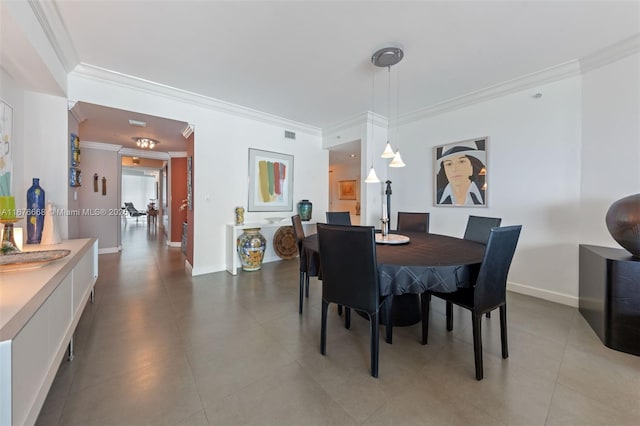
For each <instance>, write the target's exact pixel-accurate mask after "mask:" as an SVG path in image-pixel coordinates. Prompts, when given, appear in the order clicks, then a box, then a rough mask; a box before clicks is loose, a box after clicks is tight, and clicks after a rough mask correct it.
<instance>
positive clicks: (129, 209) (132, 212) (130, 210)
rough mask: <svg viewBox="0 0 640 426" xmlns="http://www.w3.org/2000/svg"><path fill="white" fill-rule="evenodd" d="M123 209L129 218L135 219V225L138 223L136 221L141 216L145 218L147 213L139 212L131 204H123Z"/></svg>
mask: <svg viewBox="0 0 640 426" xmlns="http://www.w3.org/2000/svg"><path fill="white" fill-rule="evenodd" d="M124 208H125V209H126V210H127V212H128V213H129V216H131V217H135V218H136V223H138V219H139V218H140V217H141V216H146V215H147V213H146V212H141V211H140V210H138V209H136V208H135V207H134V206H133V203H124Z"/></svg>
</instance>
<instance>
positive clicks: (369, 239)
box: [317, 223, 386, 377]
mask: <svg viewBox="0 0 640 426" xmlns="http://www.w3.org/2000/svg"><path fill="white" fill-rule="evenodd" d="M317 226H318V247H319V253H320V269H321V270H322V324H321V330H320V352H321V353H322V355H326V347H327V311H328V308H329V304H330V303H337V304H339V305H344V306H345V307H347V308H353V309H356V310H358V311H359V312H362V313H364V314H366V316H367V317H368V318H369V326H370V330H369V331H370V336H371V337H370V339H371V348H370V351H371V375H372V376H373V377H378V353H379V342H380V338H379V331H378V328H379V324H380V308H381V305H382V304H383V303H384V301H385V300H386V298H385V299H382V300H381V298H380V284H379V282H378V265H377V262H376V243H375V237H374V229H373V227H372V226H344V225H325V224H321V223H319V224H318V225H317Z"/></svg>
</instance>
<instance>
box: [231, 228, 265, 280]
mask: <svg viewBox="0 0 640 426" xmlns="http://www.w3.org/2000/svg"><path fill="white" fill-rule="evenodd" d="M237 243H238V256H240V263H241V264H242V270H243V271H257V270H258V269H260V268H262V259H264V251H265V249H266V248H267V240H265V238H264V237H263V236H262V234H261V233H260V228H248V229H245V230H244V232H243V233H242V234H240V236H239V237H238V241H237Z"/></svg>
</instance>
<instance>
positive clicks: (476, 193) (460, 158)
mask: <svg viewBox="0 0 640 426" xmlns="http://www.w3.org/2000/svg"><path fill="white" fill-rule="evenodd" d="M487 139H488V138H487V137H481V138H476V139H469V140H465V141H460V142H454V143H450V144H447V145H441V146H436V147H435V148H434V172H435V179H434V182H435V188H434V205H436V206H449V207H486V206H487Z"/></svg>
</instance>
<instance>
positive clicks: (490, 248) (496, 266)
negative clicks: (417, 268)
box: [422, 225, 522, 380]
mask: <svg viewBox="0 0 640 426" xmlns="http://www.w3.org/2000/svg"><path fill="white" fill-rule="evenodd" d="M521 229H522V226H521V225H517V226H506V227H504V228H493V229H492V230H491V232H490V233H489V239H488V241H487V248H486V250H485V252H484V257H483V259H482V264H481V266H480V270H479V271H478V277H477V278H476V281H475V285H474V286H473V287H470V288H461V289H459V290H458V291H456V292H454V293H437V292H427V293H423V294H422V344H423V345H426V344H427V341H428V337H429V334H428V333H429V300H430V296H432V295H433V296H436V297H438V298H440V299H444V300H445V301H446V302H447V303H454V304H456V305H458V306H461V307H463V308H465V309H468V310H469V311H471V322H472V326H473V353H474V357H475V369H476V379H477V380H482V378H483V367H482V327H481V324H482V321H481V318H482V315H483V314H485V313H487V312H491V311H492V310H494V309H496V308H499V309H500V338H501V342H502V358H505V359H506V358H507V357H508V356H509V350H508V347H507V300H506V292H507V275H508V274H509V268H510V266H511V261H512V260H513V255H514V253H515V251H516V245H517V244H518V238H519V236H520V230H521ZM452 329H453V318H452V316H451V311H450V310H449V309H447V330H448V331H451V330H452Z"/></svg>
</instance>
